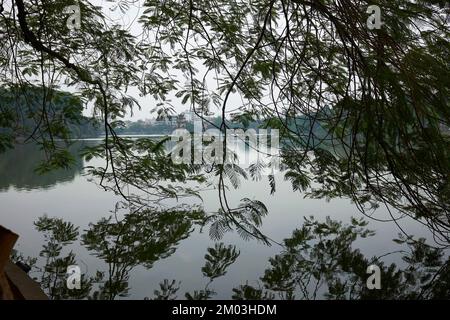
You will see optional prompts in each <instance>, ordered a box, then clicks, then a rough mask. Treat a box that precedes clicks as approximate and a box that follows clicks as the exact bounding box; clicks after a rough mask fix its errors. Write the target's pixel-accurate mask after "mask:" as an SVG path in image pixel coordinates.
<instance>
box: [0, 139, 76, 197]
mask: <svg viewBox="0 0 450 320" xmlns="http://www.w3.org/2000/svg"><path fill="white" fill-rule="evenodd" d="M84 144H85V143H84V142H77V143H75V144H73V145H71V146H70V147H68V149H69V151H70V152H71V153H72V154H73V155H74V159H75V161H74V163H73V165H72V166H70V167H69V168H68V169H67V170H63V169H59V170H55V171H50V172H48V173H46V174H43V175H40V174H38V173H36V172H35V169H36V166H37V164H38V163H39V162H41V161H42V160H44V159H45V158H44V154H43V151H42V150H40V148H39V146H38V145H36V144H33V143H30V144H24V145H20V144H17V145H15V148H14V149H8V150H7V151H5V152H3V153H1V154H0V173H1V178H0V192H3V191H7V190H8V189H9V188H15V189H17V190H25V191H30V190H34V189H44V190H45V189H50V188H52V187H54V186H55V185H56V184H58V183H65V182H70V181H73V179H74V178H75V177H76V176H77V175H79V174H80V173H81V172H82V170H83V166H84V164H83V159H82V157H80V156H78V155H77V153H78V151H79V150H80V148H81V147H82V146H83V145H84Z"/></svg>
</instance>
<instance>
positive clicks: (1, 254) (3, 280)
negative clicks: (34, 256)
mask: <svg viewBox="0 0 450 320" xmlns="http://www.w3.org/2000/svg"><path fill="white" fill-rule="evenodd" d="M18 238H19V236H18V235H17V234H15V233H14V232H12V231H10V230H8V229H6V228H3V227H2V226H0V299H1V300H13V299H14V294H13V291H12V289H11V286H10V285H9V281H8V279H7V277H6V275H5V272H4V271H5V266H6V265H7V263H8V262H9V256H10V255H11V251H12V249H13V248H14V244H15V243H16V241H17V239H18Z"/></svg>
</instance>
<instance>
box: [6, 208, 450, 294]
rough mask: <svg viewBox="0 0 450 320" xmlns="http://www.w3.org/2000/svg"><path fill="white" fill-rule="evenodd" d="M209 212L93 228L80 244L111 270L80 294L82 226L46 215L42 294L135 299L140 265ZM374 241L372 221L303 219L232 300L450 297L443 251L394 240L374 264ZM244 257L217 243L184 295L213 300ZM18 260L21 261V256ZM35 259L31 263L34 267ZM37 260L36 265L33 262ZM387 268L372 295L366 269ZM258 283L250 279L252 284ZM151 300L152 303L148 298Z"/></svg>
mask: <svg viewBox="0 0 450 320" xmlns="http://www.w3.org/2000/svg"><path fill="white" fill-rule="evenodd" d="M205 221H206V220H205V213H204V212H203V211H202V210H201V209H199V208H196V207H186V206H183V207H178V208H172V209H170V210H167V211H160V210H159V211H151V210H148V209H146V210H136V211H131V212H130V213H129V214H127V215H125V216H124V218H123V219H122V220H117V218H116V215H114V216H110V217H108V218H103V219H101V220H99V221H98V222H97V223H92V224H90V226H89V228H88V230H86V232H85V233H84V234H83V235H82V236H81V243H82V245H83V246H85V247H86V248H87V249H88V250H89V251H90V252H91V253H92V254H93V255H95V256H97V257H98V258H100V259H102V260H103V261H104V262H105V263H106V265H107V270H106V271H103V270H98V271H97V272H96V274H94V275H91V276H87V275H84V276H83V277H82V287H81V289H80V290H68V289H67V288H66V276H67V275H66V270H67V266H69V265H72V264H76V257H75V254H74V253H73V252H71V251H70V252H68V253H64V252H67V246H68V245H70V244H71V243H73V242H74V241H76V240H77V239H78V238H79V231H78V228H77V227H75V226H74V225H73V224H71V223H68V222H64V221H63V220H61V219H57V218H48V217H46V216H44V217H41V218H39V219H38V221H37V222H36V223H35V225H36V228H37V230H38V231H39V232H42V233H43V234H44V236H45V244H44V245H43V249H42V250H41V252H40V256H41V257H43V258H44V262H45V265H44V267H43V268H42V269H39V268H37V267H36V266H35V269H36V270H38V273H39V274H40V279H38V280H39V281H40V283H41V286H42V288H43V289H44V290H45V291H46V293H47V294H48V295H49V297H50V298H51V299H115V298H117V297H124V296H127V295H128V294H129V290H130V287H129V284H128V280H129V278H130V273H131V271H132V270H133V268H135V267H136V266H139V265H141V266H144V267H146V268H148V269H151V268H152V266H153V264H154V263H155V262H156V261H158V260H161V259H165V258H167V257H169V256H170V255H171V254H173V253H174V252H175V250H176V247H177V245H178V244H179V242H180V241H181V240H183V239H186V238H187V237H188V236H189V235H190V234H191V233H192V231H193V230H194V227H195V226H196V225H199V226H203V225H204V223H205ZM373 235H374V232H373V231H370V230H368V229H367V222H365V221H364V220H362V219H359V220H358V219H352V220H351V222H350V223H349V224H343V223H341V222H337V221H333V220H331V219H330V218H327V219H326V220H325V221H317V220H315V219H314V218H313V217H310V218H305V221H304V223H303V225H302V226H301V227H300V228H298V229H296V230H294V231H293V233H292V236H291V237H290V238H288V239H285V240H284V242H283V249H282V250H281V252H280V253H279V254H277V255H275V256H274V257H272V258H270V259H269V267H268V268H267V269H266V270H265V272H264V275H262V277H261V278H260V279H259V281H258V284H257V285H256V286H252V285H250V284H249V282H247V283H246V284H243V285H241V286H239V287H237V288H234V289H233V293H232V296H231V298H232V299H237V300H241V299H302V300H305V299H307V300H310V299H445V298H447V299H448V298H450V273H449V271H450V270H449V265H450V259H449V258H448V256H446V255H445V251H444V250H443V249H436V248H433V247H431V246H429V245H427V244H426V243H425V240H424V239H418V240H414V239H411V238H400V239H396V240H394V241H395V242H397V243H398V244H399V246H400V248H399V249H400V250H399V251H396V252H394V253H387V254H385V255H383V256H381V257H371V258H368V257H366V256H364V254H363V253H362V252H361V251H360V250H359V249H356V248H355V241H356V240H357V239H359V238H367V237H371V236H373ZM239 254H240V252H239V251H238V250H237V249H236V247H235V246H232V245H230V246H226V245H224V244H223V243H216V244H215V246H214V247H212V248H209V249H208V251H207V253H206V255H205V265H204V267H203V268H202V273H203V275H204V277H205V278H207V279H208V280H207V282H206V285H205V287H204V288H202V289H199V290H195V291H194V292H193V293H186V294H185V295H184V297H185V298H187V299H196V300H199V299H211V298H213V297H214V294H215V292H214V289H213V288H211V285H212V283H213V281H214V280H215V279H217V278H219V277H222V276H224V275H225V274H226V272H227V268H228V267H229V266H230V265H232V264H233V263H234V262H235V261H237V259H238V257H239ZM391 254H397V255H400V256H401V259H402V263H401V266H397V265H395V264H389V265H388V264H386V263H385V262H384V261H383V258H385V257H386V256H388V255H391ZM15 259H23V257H16V258H15ZM30 261H32V260H28V262H30ZM32 262H33V261H32ZM370 265H377V266H378V267H379V268H380V270H381V289H380V290H369V289H368V288H367V285H366V280H367V278H368V277H369V276H370V275H369V274H367V267H368V266H370ZM254 280H256V279H249V281H251V282H252V283H254ZM179 290H180V283H179V282H177V281H176V280H168V279H165V280H163V281H162V282H161V283H160V288H159V289H156V290H154V292H153V294H154V295H153V297H152V299H163V300H168V299H176V298H179V297H178V295H177V293H178V291H179ZM146 299H149V298H146Z"/></svg>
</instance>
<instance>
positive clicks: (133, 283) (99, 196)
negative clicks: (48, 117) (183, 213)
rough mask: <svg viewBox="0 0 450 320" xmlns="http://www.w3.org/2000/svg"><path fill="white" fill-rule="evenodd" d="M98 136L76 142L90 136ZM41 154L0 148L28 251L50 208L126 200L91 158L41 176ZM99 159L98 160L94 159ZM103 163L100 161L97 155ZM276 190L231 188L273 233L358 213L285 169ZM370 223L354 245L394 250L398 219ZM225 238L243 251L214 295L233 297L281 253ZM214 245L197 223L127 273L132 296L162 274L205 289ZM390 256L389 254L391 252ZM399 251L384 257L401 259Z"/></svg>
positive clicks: (5, 215) (415, 228) (0, 196)
mask: <svg viewBox="0 0 450 320" xmlns="http://www.w3.org/2000/svg"><path fill="white" fill-rule="evenodd" d="M93 143H96V142H95V141H84V142H79V143H77V145H75V146H74V147H73V148H74V150H76V149H77V148H79V147H80V145H81V144H93ZM39 158H40V152H39V149H38V148H37V147H36V146H33V145H28V146H18V147H16V149H15V150H12V151H9V152H7V153H4V154H1V155H0V204H1V211H0V224H2V225H4V226H5V227H7V228H10V229H12V230H14V231H15V232H17V233H18V234H19V235H20V239H19V241H18V244H17V245H16V249H17V250H18V251H20V252H21V253H23V254H24V255H26V256H33V257H37V256H38V255H39V251H40V250H41V246H42V244H43V236H42V234H39V233H38V232H37V231H36V230H35V229H34V226H33V221H35V220H36V219H37V218H38V217H40V216H42V215H44V214H47V215H48V216H50V217H61V218H64V219H65V220H67V221H70V222H72V223H74V224H75V225H76V226H79V227H80V231H83V230H85V229H87V227H88V224H89V223H91V222H97V221H98V220H99V219H100V218H102V217H107V216H109V215H110V214H111V210H113V209H114V207H115V204H116V202H117V201H119V200H121V199H120V198H119V197H116V196H115V195H113V194H112V193H110V192H105V191H103V190H102V189H100V188H99V187H98V186H97V185H96V184H95V183H93V182H92V181H89V177H87V176H85V175H83V167H84V166H86V165H92V164H93V163H92V162H91V163H86V162H84V160H83V159H81V158H78V159H77V162H76V165H75V166H74V167H73V168H71V169H70V170H66V171H58V172H52V173H50V174H48V175H44V176H39V175H37V174H35V173H34V172H33V169H34V167H35V165H36V162H37V161H36V159H39ZM93 161H94V162H95V161H96V160H93ZM95 164H100V163H98V162H97V163H95ZM276 189H277V191H276V193H275V195H273V196H271V195H270V187H269V184H268V181H267V179H265V178H264V177H263V180H262V181H258V182H255V181H248V180H247V181H242V185H241V187H240V188H239V189H238V190H230V193H229V197H230V201H231V202H234V203H238V201H239V200H240V199H242V198H250V199H257V200H261V201H263V202H264V203H265V205H266V206H267V208H268V209H269V215H268V216H267V217H266V218H265V220H264V225H263V227H262V231H263V232H264V233H265V234H266V235H268V236H270V237H271V238H272V239H274V240H276V241H282V239H284V238H287V237H289V236H290V235H291V233H292V231H293V230H294V229H295V228H296V227H299V226H301V224H302V221H303V217H304V216H310V215H313V216H315V217H316V218H317V219H324V218H325V217H326V216H331V217H332V218H333V219H335V220H341V221H344V222H347V221H349V219H350V217H351V216H355V217H361V213H359V212H358V211H357V209H356V207H355V206H354V205H353V204H352V203H351V202H350V201H349V200H348V199H336V200H332V201H330V202H327V201H325V200H312V199H305V198H304V197H303V194H301V193H299V192H293V191H292V188H291V185H290V183H289V182H285V181H284V179H283V176H282V174H277V175H276ZM202 197H203V199H204V206H205V209H206V210H207V211H214V210H217V208H218V195H217V191H215V190H211V191H205V192H203V193H202ZM376 216H377V218H388V217H389V215H388V212H387V210H386V209H383V208H380V209H379V210H378V211H377V212H376ZM399 223H400V224H401V226H402V227H403V228H404V229H405V230H406V231H408V232H409V233H412V234H414V235H416V236H424V237H429V234H428V233H427V231H426V229H425V228H424V227H422V226H421V225H419V224H418V223H416V222H414V221H411V220H401V221H400V222H399ZM369 228H370V229H372V230H376V232H377V234H376V236H375V237H372V238H370V239H364V240H360V241H358V242H357V246H358V247H359V248H360V249H361V250H362V252H363V253H364V254H365V255H366V256H375V255H376V256H378V255H382V254H384V253H387V252H389V251H394V250H398V245H396V244H395V243H393V242H392V239H393V238H396V237H397V235H398V233H399V229H398V228H397V227H396V226H395V224H393V223H381V222H376V221H371V222H370V224H369ZM222 242H224V243H225V244H234V245H236V247H237V248H238V249H239V250H240V251H241V255H240V257H239V258H238V260H237V262H236V263H235V264H233V265H232V266H231V267H230V268H229V271H228V273H227V275H226V276H224V277H222V278H219V279H217V280H216V281H215V282H214V283H213V285H212V288H213V289H214V290H215V291H216V292H217V295H216V296H215V298H223V299H228V298H230V297H231V295H232V288H234V287H237V286H239V285H241V284H245V282H246V281H248V282H249V284H255V285H256V284H257V280H258V278H259V277H260V276H262V275H263V273H264V270H265V268H266V267H267V266H268V258H269V257H271V256H273V255H275V254H277V253H279V252H280V250H281V248H280V247H279V246H277V245H273V246H271V247H268V246H265V245H262V244H261V243H257V242H256V241H245V240H242V239H241V238H240V237H239V236H238V235H237V234H234V233H229V234H227V235H226V236H225V237H224V238H223V240H222ZM210 246H214V242H213V241H212V240H211V239H210V238H209V235H208V230H206V231H204V232H203V233H200V232H199V230H196V231H194V232H193V233H192V234H191V235H190V236H189V237H188V238H187V239H185V240H183V241H181V242H180V244H179V245H178V246H177V249H176V251H175V252H174V253H173V254H172V255H170V256H169V257H168V258H165V259H162V260H159V261H157V262H156V263H155V264H154V267H153V268H151V269H146V268H144V267H141V266H139V267H136V268H135V269H133V271H132V272H131V274H130V287H131V290H130V295H129V296H128V297H127V298H132V299H143V298H144V297H151V296H152V295H153V290H154V289H156V288H158V284H159V283H160V282H161V281H162V280H163V279H170V280H171V279H176V280H177V281H181V289H180V291H179V292H178V297H179V298H184V292H187V291H190V292H192V291H193V290H199V289H202V288H203V287H204V286H205V284H206V282H207V280H206V279H205V278H203V276H202V272H201V267H202V266H203V264H204V255H205V253H206V249H207V248H208V247H210ZM70 248H71V249H72V250H73V251H74V252H75V253H76V255H77V262H78V263H79V265H80V266H81V267H82V271H83V272H88V273H91V274H93V273H95V271H96V270H105V265H104V263H103V262H102V260H100V259H98V258H97V257H95V256H93V255H91V254H90V252H89V251H87V250H86V249H85V248H84V247H83V246H81V245H80V243H79V242H78V243H75V244H74V245H72V246H71V247H70ZM389 259H392V260H389ZM396 259H398V258H396V257H395V256H392V257H389V258H388V259H387V260H386V261H387V262H393V261H394V262H398V261H397V260H396Z"/></svg>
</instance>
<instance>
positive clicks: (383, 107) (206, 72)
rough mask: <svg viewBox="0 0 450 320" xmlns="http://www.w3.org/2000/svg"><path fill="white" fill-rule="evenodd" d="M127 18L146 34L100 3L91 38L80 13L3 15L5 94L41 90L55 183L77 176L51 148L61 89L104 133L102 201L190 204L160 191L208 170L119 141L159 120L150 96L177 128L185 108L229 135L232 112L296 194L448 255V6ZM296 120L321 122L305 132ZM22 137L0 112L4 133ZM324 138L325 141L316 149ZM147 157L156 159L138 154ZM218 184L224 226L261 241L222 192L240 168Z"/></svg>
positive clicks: (46, 3) (2, 8) (0, 8)
mask: <svg viewBox="0 0 450 320" xmlns="http://www.w3.org/2000/svg"><path fill="white" fill-rule="evenodd" d="M114 3H115V4H114V5H112V6H111V10H112V11H113V12H114V14H115V15H116V16H117V17H119V18H120V17H124V16H128V17H134V16H136V19H134V20H133V24H132V25H133V27H131V24H130V25H124V24H123V23H120V20H114V19H112V18H110V17H109V16H108V15H107V14H105V12H104V8H102V7H99V6H96V5H95V2H94V1H86V0H80V1H78V5H79V8H80V21H81V25H80V28H68V23H70V21H69V22H68V19H69V16H68V15H67V14H66V15H65V14H64V11H65V8H66V7H67V6H70V5H73V4H74V3H73V2H72V1H70V0H60V1H50V0H42V1H23V0H10V1H5V0H2V1H1V5H0V41H1V43H2V46H1V47H0V51H1V53H2V54H1V55H0V74H1V77H0V81H1V84H0V85H1V86H2V88H4V90H25V88H27V87H29V86H30V85H31V84H32V85H36V86H39V87H41V88H42V89H43V90H44V94H43V95H42V100H43V103H42V111H43V112H41V113H40V114H41V118H42V121H37V123H36V127H37V128H38V129H37V130H35V131H34V132H31V133H30V134H29V135H30V136H31V137H33V138H34V139H36V140H38V141H39V142H40V143H41V146H42V148H43V150H44V151H45V152H46V154H47V155H48V160H49V161H47V164H50V168H49V169H52V168H54V167H58V166H63V167H64V166H66V165H67V163H68V162H70V155H68V154H67V152H65V150H66V149H65V147H64V146H61V144H60V143H57V141H56V139H55V138H54V137H58V136H63V137H64V134H63V133H64V129H65V128H63V127H61V126H57V125H56V124H55V121H56V119H54V118H52V117H47V116H46V115H48V114H49V113H50V112H51V111H50V108H49V106H48V104H47V103H46V101H51V99H52V95H53V94H54V92H55V91H54V89H59V88H62V89H64V90H69V91H71V92H75V94H76V96H77V97H78V99H79V100H80V101H81V102H82V103H83V105H84V106H85V107H88V106H89V108H91V110H92V114H93V115H94V116H95V117H96V118H97V119H98V120H99V122H100V123H101V125H102V126H103V127H104V132H105V134H106V137H105V141H104V143H103V144H102V145H101V146H100V147H99V148H94V149H90V150H88V152H87V153H89V151H90V152H91V156H92V155H95V156H102V157H104V158H105V160H106V166H105V167H103V168H97V169H93V170H92V173H93V174H96V175H98V176H99V177H101V184H102V185H103V183H106V182H110V184H109V188H112V189H113V190H114V191H115V192H117V193H119V194H122V195H123V196H124V197H125V198H126V197H127V195H126V194H124V192H123V188H124V185H128V184H130V183H131V184H134V186H137V187H141V188H142V189H147V190H148V189H149V188H150V190H157V191H158V192H161V194H162V196H163V197H166V196H167V195H172V196H176V194H177V193H178V192H180V190H168V189H167V188H166V189H165V190H164V189H162V188H161V187H156V188H155V186H154V181H157V180H159V179H162V180H164V179H169V180H170V179H175V180H177V181H185V180H187V179H196V180H197V181H200V180H201V179H199V178H198V177H197V176H196V175H197V173H198V168H195V167H194V166H183V167H178V168H177V170H175V172H172V173H170V170H169V166H170V160H168V158H167V157H166V156H164V155H163V154H160V153H159V151H158V150H159V149H158V146H155V145H153V144H152V143H150V142H143V141H138V142H134V141H127V140H124V139H123V138H120V137H119V136H118V135H117V134H116V132H115V128H116V127H117V126H119V125H120V122H121V119H123V117H124V116H125V114H126V113H129V112H132V110H133V109H135V108H141V107H142V108H148V107H149V106H141V105H140V104H139V99H137V97H136V96H134V95H133V94H132V93H131V91H132V90H137V92H139V94H140V95H142V96H145V97H151V98H152V101H153V102H154V105H153V106H150V109H166V110H168V111H169V112H170V111H171V110H172V106H173V105H174V104H186V105H188V106H189V108H190V109H191V110H192V111H194V112H195V113H196V114H197V115H199V116H200V117H203V118H205V117H206V115H209V114H210V113H216V114H218V115H220V116H222V119H223V120H222V123H220V124H215V125H216V126H217V127H218V128H219V129H220V130H221V131H222V132H223V133H226V132H227V129H228V126H227V124H226V121H225V119H226V117H227V115H228V114H230V113H231V112H238V113H239V116H240V118H241V119H254V120H258V121H262V122H263V126H264V127H265V128H272V129H279V130H280V133H281V135H280V136H281V139H282V140H283V141H284V142H285V143H283V145H282V147H281V157H282V164H283V169H284V172H285V178H286V179H288V180H290V181H291V182H292V185H293V188H294V189H295V190H302V191H305V192H307V193H308V194H309V195H310V196H313V197H325V198H332V197H342V196H345V197H350V198H351V199H352V200H353V201H355V203H356V204H357V205H358V208H359V209H360V210H361V211H362V212H363V213H365V214H367V215H371V213H372V211H373V210H374V208H376V207H377V206H379V205H385V206H386V207H387V208H388V209H395V210H397V211H399V212H400V213H401V214H402V215H408V216H411V217H413V218H415V219H418V220H419V221H421V222H423V223H425V224H427V226H429V228H430V229H431V230H433V231H434V232H435V235H436V240H437V242H439V243H441V244H443V245H448V242H449V240H450V238H449V237H450V234H449V231H450V220H449V219H450V215H449V211H450V208H449V206H450V177H449V176H450V145H449V144H450V137H449V134H448V132H449V131H448V128H449V127H450V105H449V104H450V101H449V89H450V77H449V75H450V72H449V71H450V70H449V69H450V68H449V61H450V59H449V57H450V46H449V41H448V40H449V16H448V15H449V8H448V6H446V5H447V1H444V0H434V1H422V0H377V1H350V0H309V1H308V0H305V1H304V0H279V1H276V0H255V1H239V0H233V1H228V0H227V1H222V0H214V1H197V0H167V1H159V0H158V1H157V0H145V1H135V0H121V1H115V2H114ZM369 5H377V6H379V7H380V9H381V19H382V25H381V28H379V29H372V28H369V27H368V26H367V19H368V14H367V12H366V10H367V8H368V7H369ZM136 7H139V10H137V9H136ZM136 11H138V13H137V14H136ZM18 108H23V106H19V107H18ZM63 116H68V117H70V116H72V114H69V115H65V114H63ZM299 117H307V118H308V119H309V121H306V122H303V125H301V126H299V125H297V124H298V122H297V121H296V119H297V118H299ZM205 121H207V120H205ZM13 124H14V123H13V122H12V121H10V118H8V113H5V112H1V115H0V125H1V126H2V127H9V128H14V125H13ZM318 124H319V125H320V127H322V128H325V131H326V132H325V134H321V135H320V136H319V137H317V136H316V133H315V130H314V128H316V126H317V125H318ZM42 131H44V132H46V133H47V134H44V135H42V134H39V132H42ZM11 134H12V133H11V132H10V131H0V150H2V149H4V148H5V147H10V146H11ZM225 142H226V141H225ZM149 144H150V145H149ZM143 147H145V148H147V149H146V150H147V151H148V153H146V154H145V155H142V153H139V152H138V153H136V152H135V151H136V150H137V151H142V148H143ZM233 168H234V169H236V168H235V167H233ZM159 169H161V170H159ZM155 170H158V171H157V172H156V171H155ZM236 170H238V169H236ZM144 172H145V174H144ZM212 172H213V173H214V174H216V175H217V176H218V177H219V181H220V182H219V184H218V190H219V200H220V204H221V207H222V210H221V212H220V214H221V215H222V216H224V217H226V218H227V221H228V222H227V223H229V222H230V221H231V222H233V223H235V224H236V225H240V226H243V227H242V228H243V229H242V230H243V232H244V233H245V232H248V233H251V234H256V236H257V237H260V238H262V235H259V234H258V233H257V232H256V231H254V230H253V228H254V227H255V228H256V226H257V225H258V224H259V219H260V217H256V216H254V215H251V214H250V217H251V219H253V222H249V223H250V227H249V226H246V224H245V222H244V223H243V221H241V220H246V221H247V222H248V219H247V218H246V217H245V214H244V211H245V212H247V211H248V210H247V209H245V210H243V209H242V208H248V206H249V204H248V203H247V204H246V203H245V201H244V203H243V205H242V206H241V207H239V208H231V207H230V206H229V204H228V201H227V196H226V183H225V182H224V180H225V179H228V178H230V176H235V175H233V174H231V173H229V172H230V167H227V166H226V165H219V164H217V165H215V170H213V171H212ZM236 172H237V175H238V176H239V175H240V176H241V177H243V176H244V175H243V174H240V172H239V171H236ZM142 174H144V175H142ZM145 175H152V177H145ZM133 177H138V178H137V179H134V178H133ZM147 178H150V180H149V179H147ZM152 179H154V180H152ZM201 181H204V180H201ZM141 182H142V183H143V184H141ZM271 184H272V185H271V187H272V189H273V190H275V186H274V182H273V183H271ZM107 188H108V187H107ZM174 193H175V194H174ZM188 193H189V190H188ZM155 196H156V195H155ZM129 198H130V197H129ZM252 208H255V210H258V211H260V212H262V214H264V210H263V209H261V208H264V206H263V205H262V206H261V205H259V204H258V203H256V202H255V203H253V204H252ZM260 209H261V210H260ZM247 213H248V212H247ZM372 218H376V217H372ZM392 218H393V220H395V218H396V217H394V213H393V216H392ZM252 230H253V231H252Z"/></svg>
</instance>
